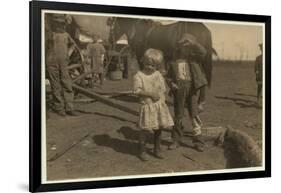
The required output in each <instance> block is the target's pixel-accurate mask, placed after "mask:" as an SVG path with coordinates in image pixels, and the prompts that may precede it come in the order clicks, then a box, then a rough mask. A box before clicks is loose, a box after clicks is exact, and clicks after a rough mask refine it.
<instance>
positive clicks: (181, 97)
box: [172, 80, 198, 143]
mask: <svg viewBox="0 0 281 193" xmlns="http://www.w3.org/2000/svg"><path fill="white" fill-rule="evenodd" d="M177 86H178V89H176V90H174V91H173V94H174V112H175V126H174V127H173V131H172V138H173V140H174V142H176V143H179V142H180V140H181V137H182V135H183V124H182V119H183V116H184V109H185V106H186V107H187V110H188V113H189V117H190V118H191V119H192V118H195V117H196V116H197V115H198V104H197V96H196V92H195V90H194V88H193V83H192V81H187V80H178V81H177Z"/></svg>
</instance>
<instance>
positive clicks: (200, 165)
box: [46, 63, 262, 180]
mask: <svg viewBox="0 0 281 193" xmlns="http://www.w3.org/2000/svg"><path fill="white" fill-rule="evenodd" d="M134 72H136V69H134V68H133V66H132V67H131V76H130V79H128V80H121V81H111V80H106V81H105V83H104V84H105V85H104V91H124V90H129V89H130V88H131V87H132V79H131V78H132V74H134ZM255 95H256V85H255V74H254V65H253V63H249V64H238V63H228V64H223V63H220V64H214V72H213V83H212V87H211V88H210V89H209V90H208V96H207V105H206V109H205V111H204V112H203V113H202V114H201V118H202V120H203V122H204V127H216V126H223V127H224V126H226V125H230V126H232V127H233V128H234V129H239V130H242V131H245V132H246V133H248V134H249V135H250V136H252V137H253V138H254V139H255V140H256V141H257V142H259V143H261V140H262V129H261V127H262V109H261V108H258V107H257V106H256V103H255V102H256V98H255ZM78 99H81V98H78ZM78 99H77V100H78ZM114 100H118V101H119V102H122V103H124V104H125V105H127V106H129V107H131V108H135V109H136V110H137V108H138V101H137V99H136V98H134V97H119V98H118V97H117V98H114ZM168 100H169V101H172V100H171V99H170V98H168ZM75 107H76V109H77V110H78V112H80V114H81V115H80V116H78V117H66V118H60V117H59V116H57V115H56V114H53V113H50V118H49V119H48V120H47V124H46V125H47V128H46V135H47V146H46V148H47V158H48V159H50V158H52V157H53V156H54V155H56V153H58V152H61V151H63V150H65V148H66V147H68V146H71V145H73V146H72V148H70V149H68V150H67V151H65V153H64V154H63V155H62V156H60V157H58V158H57V159H55V160H53V161H48V162H47V180H65V179H83V178H96V177H112V176H127V175H140V174H156V173H168V174H169V173H173V172H188V171H201V170H213V169H224V168H225V158H224V155H223V150H222V149H221V148H219V147H216V146H213V145H212V143H211V142H207V144H208V146H207V147H206V149H205V151H204V152H198V151H196V150H195V149H193V148H192V146H191V145H190V144H191V139H190V138H188V137H185V138H184V142H185V145H184V146H182V147H180V148H179V149H177V150H168V149H167V147H168V145H169V143H170V141H171V139H170V133H169V132H164V133H163V135H162V150H163V151H164V152H163V154H164V156H165V159H163V160H160V159H157V158H155V157H153V155H151V159H150V160H149V161H148V162H142V161H141V160H140V159H139V158H138V157H137V154H138V129H137V128H136V121H137V117H136V116H134V115H131V114H128V113H125V112H123V111H120V110H118V109H115V108H112V107H110V106H107V105H105V104H102V103H100V102H98V101H92V102H85V101H84V102H81V100H80V102H76V103H75ZM170 110H171V112H173V108H172V105H170ZM184 123H185V129H186V131H188V130H189V129H190V123H189V120H188V119H186V120H185V121H184ZM81 139H82V140H81ZM152 147H153V141H152V135H151V137H150V139H149V144H148V148H149V151H152Z"/></svg>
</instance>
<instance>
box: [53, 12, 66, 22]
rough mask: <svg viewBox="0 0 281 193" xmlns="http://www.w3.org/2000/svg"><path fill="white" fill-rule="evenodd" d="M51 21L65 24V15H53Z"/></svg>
mask: <svg viewBox="0 0 281 193" xmlns="http://www.w3.org/2000/svg"><path fill="white" fill-rule="evenodd" d="M52 20H53V21H54V22H58V23H65V22H66V20H65V15H64V14H53V17H52Z"/></svg>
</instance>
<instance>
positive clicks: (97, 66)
mask: <svg viewBox="0 0 281 193" xmlns="http://www.w3.org/2000/svg"><path fill="white" fill-rule="evenodd" d="M87 52H88V56H89V57H90V60H91V69H92V70H94V73H93V74H92V75H93V77H95V75H96V74H97V75H98V76H99V80H100V86H101V87H102V84H103V79H104V76H103V74H104V72H103V71H104V66H103V65H104V64H103V61H104V54H105V48H104V46H103V45H102V44H101V43H100V42H99V38H98V37H97V36H94V37H93V43H90V44H88V46H87Z"/></svg>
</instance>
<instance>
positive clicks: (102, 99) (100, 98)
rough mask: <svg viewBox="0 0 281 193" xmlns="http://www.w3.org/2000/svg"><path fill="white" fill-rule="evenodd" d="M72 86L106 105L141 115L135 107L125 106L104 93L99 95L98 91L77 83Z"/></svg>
mask: <svg viewBox="0 0 281 193" xmlns="http://www.w3.org/2000/svg"><path fill="white" fill-rule="evenodd" d="M72 88H73V90H74V91H76V92H78V93H81V94H83V95H85V96H87V97H90V98H93V99H96V100H98V101H100V102H102V103H104V104H106V105H109V106H111V107H114V108H117V109H119V110H121V111H124V112H127V113H130V114H132V115H135V116H139V112H138V111H136V110H135V109H131V108H129V107H126V106H124V105H123V104H120V103H118V102H117V101H114V100H112V99H109V98H106V97H104V96H102V95H99V94H97V93H94V92H91V91H88V90H87V89H84V88H82V87H80V86H78V85H77V84H73V85H72Z"/></svg>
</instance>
